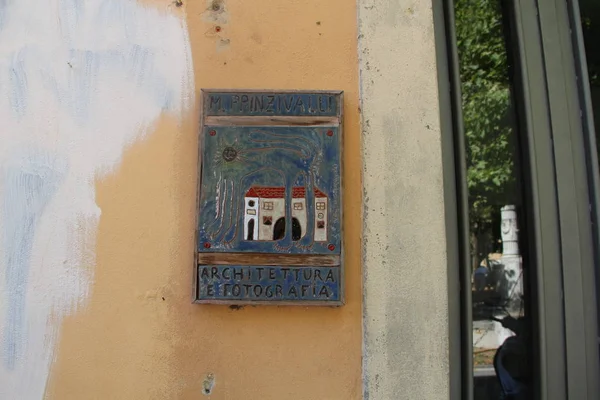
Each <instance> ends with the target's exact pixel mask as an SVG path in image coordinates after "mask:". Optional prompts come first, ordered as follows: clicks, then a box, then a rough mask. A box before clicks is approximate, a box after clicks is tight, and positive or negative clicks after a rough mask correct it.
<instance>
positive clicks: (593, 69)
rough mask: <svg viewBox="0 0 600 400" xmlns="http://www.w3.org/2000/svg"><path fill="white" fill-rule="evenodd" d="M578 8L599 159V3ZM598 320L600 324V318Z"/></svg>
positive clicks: (585, 0)
mask: <svg viewBox="0 0 600 400" xmlns="http://www.w3.org/2000/svg"><path fill="white" fill-rule="evenodd" d="M579 6H580V10H581V28H582V31H583V41H584V45H585V53H586V60H587V68H588V79H589V83H590V93H591V97H592V109H593V116H594V125H595V131H596V151H597V152H598V153H599V154H598V158H599V159H600V1H598V0H580V4H579ZM596 284H597V286H598V287H597V289H596V294H597V296H599V298H598V308H599V310H600V274H597V277H596ZM598 320H599V324H600V318H598Z"/></svg>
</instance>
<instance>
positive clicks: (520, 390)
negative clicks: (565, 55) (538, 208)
mask: <svg viewBox="0 0 600 400" xmlns="http://www.w3.org/2000/svg"><path fill="white" fill-rule="evenodd" d="M502 3H503V2H502V1H500V0H455V16H456V35H457V45H458V52H459V62H460V79H461V89H462V112H463V119H464V121H463V123H464V130H465V137H466V146H467V148H466V156H467V160H466V161H467V184H468V199H469V228H470V244H471V262H470V265H469V266H467V268H469V271H470V272H471V276H472V304H473V310H472V311H473V326H472V339H473V341H472V343H473V366H474V377H473V382H474V394H475V399H504V398H519V399H521V398H523V399H528V398H531V381H532V379H531V378H532V372H531V371H532V368H531V365H532V364H531V351H530V349H531V348H532V343H531V336H530V335H529V334H528V332H530V330H531V318H530V317H529V316H530V313H529V310H528V307H529V300H528V295H529V287H528V285H527V282H528V279H527V278H528V277H527V274H528V268H527V260H526V257H525V252H524V251H523V250H524V249H526V245H525V244H526V243H527V239H528V238H527V237H526V229H525V227H524V222H525V220H526V219H525V210H524V207H523V206H524V202H523V199H522V190H521V184H522V179H521V176H522V175H521V171H520V169H519V166H520V164H521V163H520V157H521V154H520V146H519V135H521V134H522V133H521V132H519V127H518V119H517V113H516V106H515V104H516V102H515V98H514V90H513V82H512V76H511V71H512V66H511V57H510V54H512V53H511V52H510V51H508V50H507V49H510V47H508V46H509V45H511V44H509V40H507V37H508V35H507V33H508V29H507V22H508V21H507V19H506V17H505V14H504V12H503V9H502ZM511 395H513V396H516V397H510V396H511Z"/></svg>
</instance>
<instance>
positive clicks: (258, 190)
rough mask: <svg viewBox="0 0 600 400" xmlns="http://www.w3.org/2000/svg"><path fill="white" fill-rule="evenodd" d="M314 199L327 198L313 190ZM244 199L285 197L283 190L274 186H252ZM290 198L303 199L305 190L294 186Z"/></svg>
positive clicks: (317, 190)
mask: <svg viewBox="0 0 600 400" xmlns="http://www.w3.org/2000/svg"><path fill="white" fill-rule="evenodd" d="M314 191H315V197H327V195H326V194H325V193H323V192H322V191H321V190H319V189H317V188H314ZM246 197H259V198H261V199H283V198H284V197H285V188H284V187H276V186H252V187H251V188H250V190H248V191H247V192H246ZM292 197H293V198H294V199H299V198H305V197H306V188H305V187H304V186H296V187H294V188H293V189H292Z"/></svg>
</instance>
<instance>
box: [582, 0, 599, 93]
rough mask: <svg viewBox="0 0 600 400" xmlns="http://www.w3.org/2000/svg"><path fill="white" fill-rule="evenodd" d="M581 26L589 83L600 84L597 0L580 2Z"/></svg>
mask: <svg viewBox="0 0 600 400" xmlns="http://www.w3.org/2000/svg"><path fill="white" fill-rule="evenodd" d="M581 27H582V30H583V38H584V41H585V45H586V46H585V49H586V58H587V63H588V73H589V78H590V84H591V85H592V86H600V51H598V50H597V46H598V43H599V42H600V3H599V2H598V1H597V0H593V1H589V0H588V1H585V0H584V1H582V2H581Z"/></svg>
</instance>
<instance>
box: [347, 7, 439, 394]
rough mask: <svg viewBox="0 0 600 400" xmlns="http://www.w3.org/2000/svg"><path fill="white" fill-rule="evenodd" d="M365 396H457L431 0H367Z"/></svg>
mask: <svg viewBox="0 0 600 400" xmlns="http://www.w3.org/2000/svg"><path fill="white" fill-rule="evenodd" d="M358 6H359V32H360V38H361V39H360V41H359V55H360V76H361V83H362V85H361V100H362V101H361V107H362V132H363V142H362V146H363V184H364V232H363V236H364V239H363V242H364V245H363V252H364V259H363V270H364V340H365V343H364V345H365V350H364V351H365V357H364V379H365V381H364V385H365V398H366V399H369V400H379V399H382V400H383V399H410V400H419V399H423V400H431V399H446V398H448V390H449V388H448V368H449V365H448V323H447V319H448V317H447V315H448V314H447V312H448V309H447V297H448V295H447V275H446V268H447V263H446V254H445V249H446V242H445V235H444V234H445V226H444V207H443V206H444V204H443V190H442V159H441V142H440V123H439V106H438V104H439V103H438V87H437V73H436V63H435V48H434V31H433V20H432V18H433V17H432V9H431V6H432V5H431V2H429V1H414V0H399V1H398V0H378V1H372V0H359V2H358Z"/></svg>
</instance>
